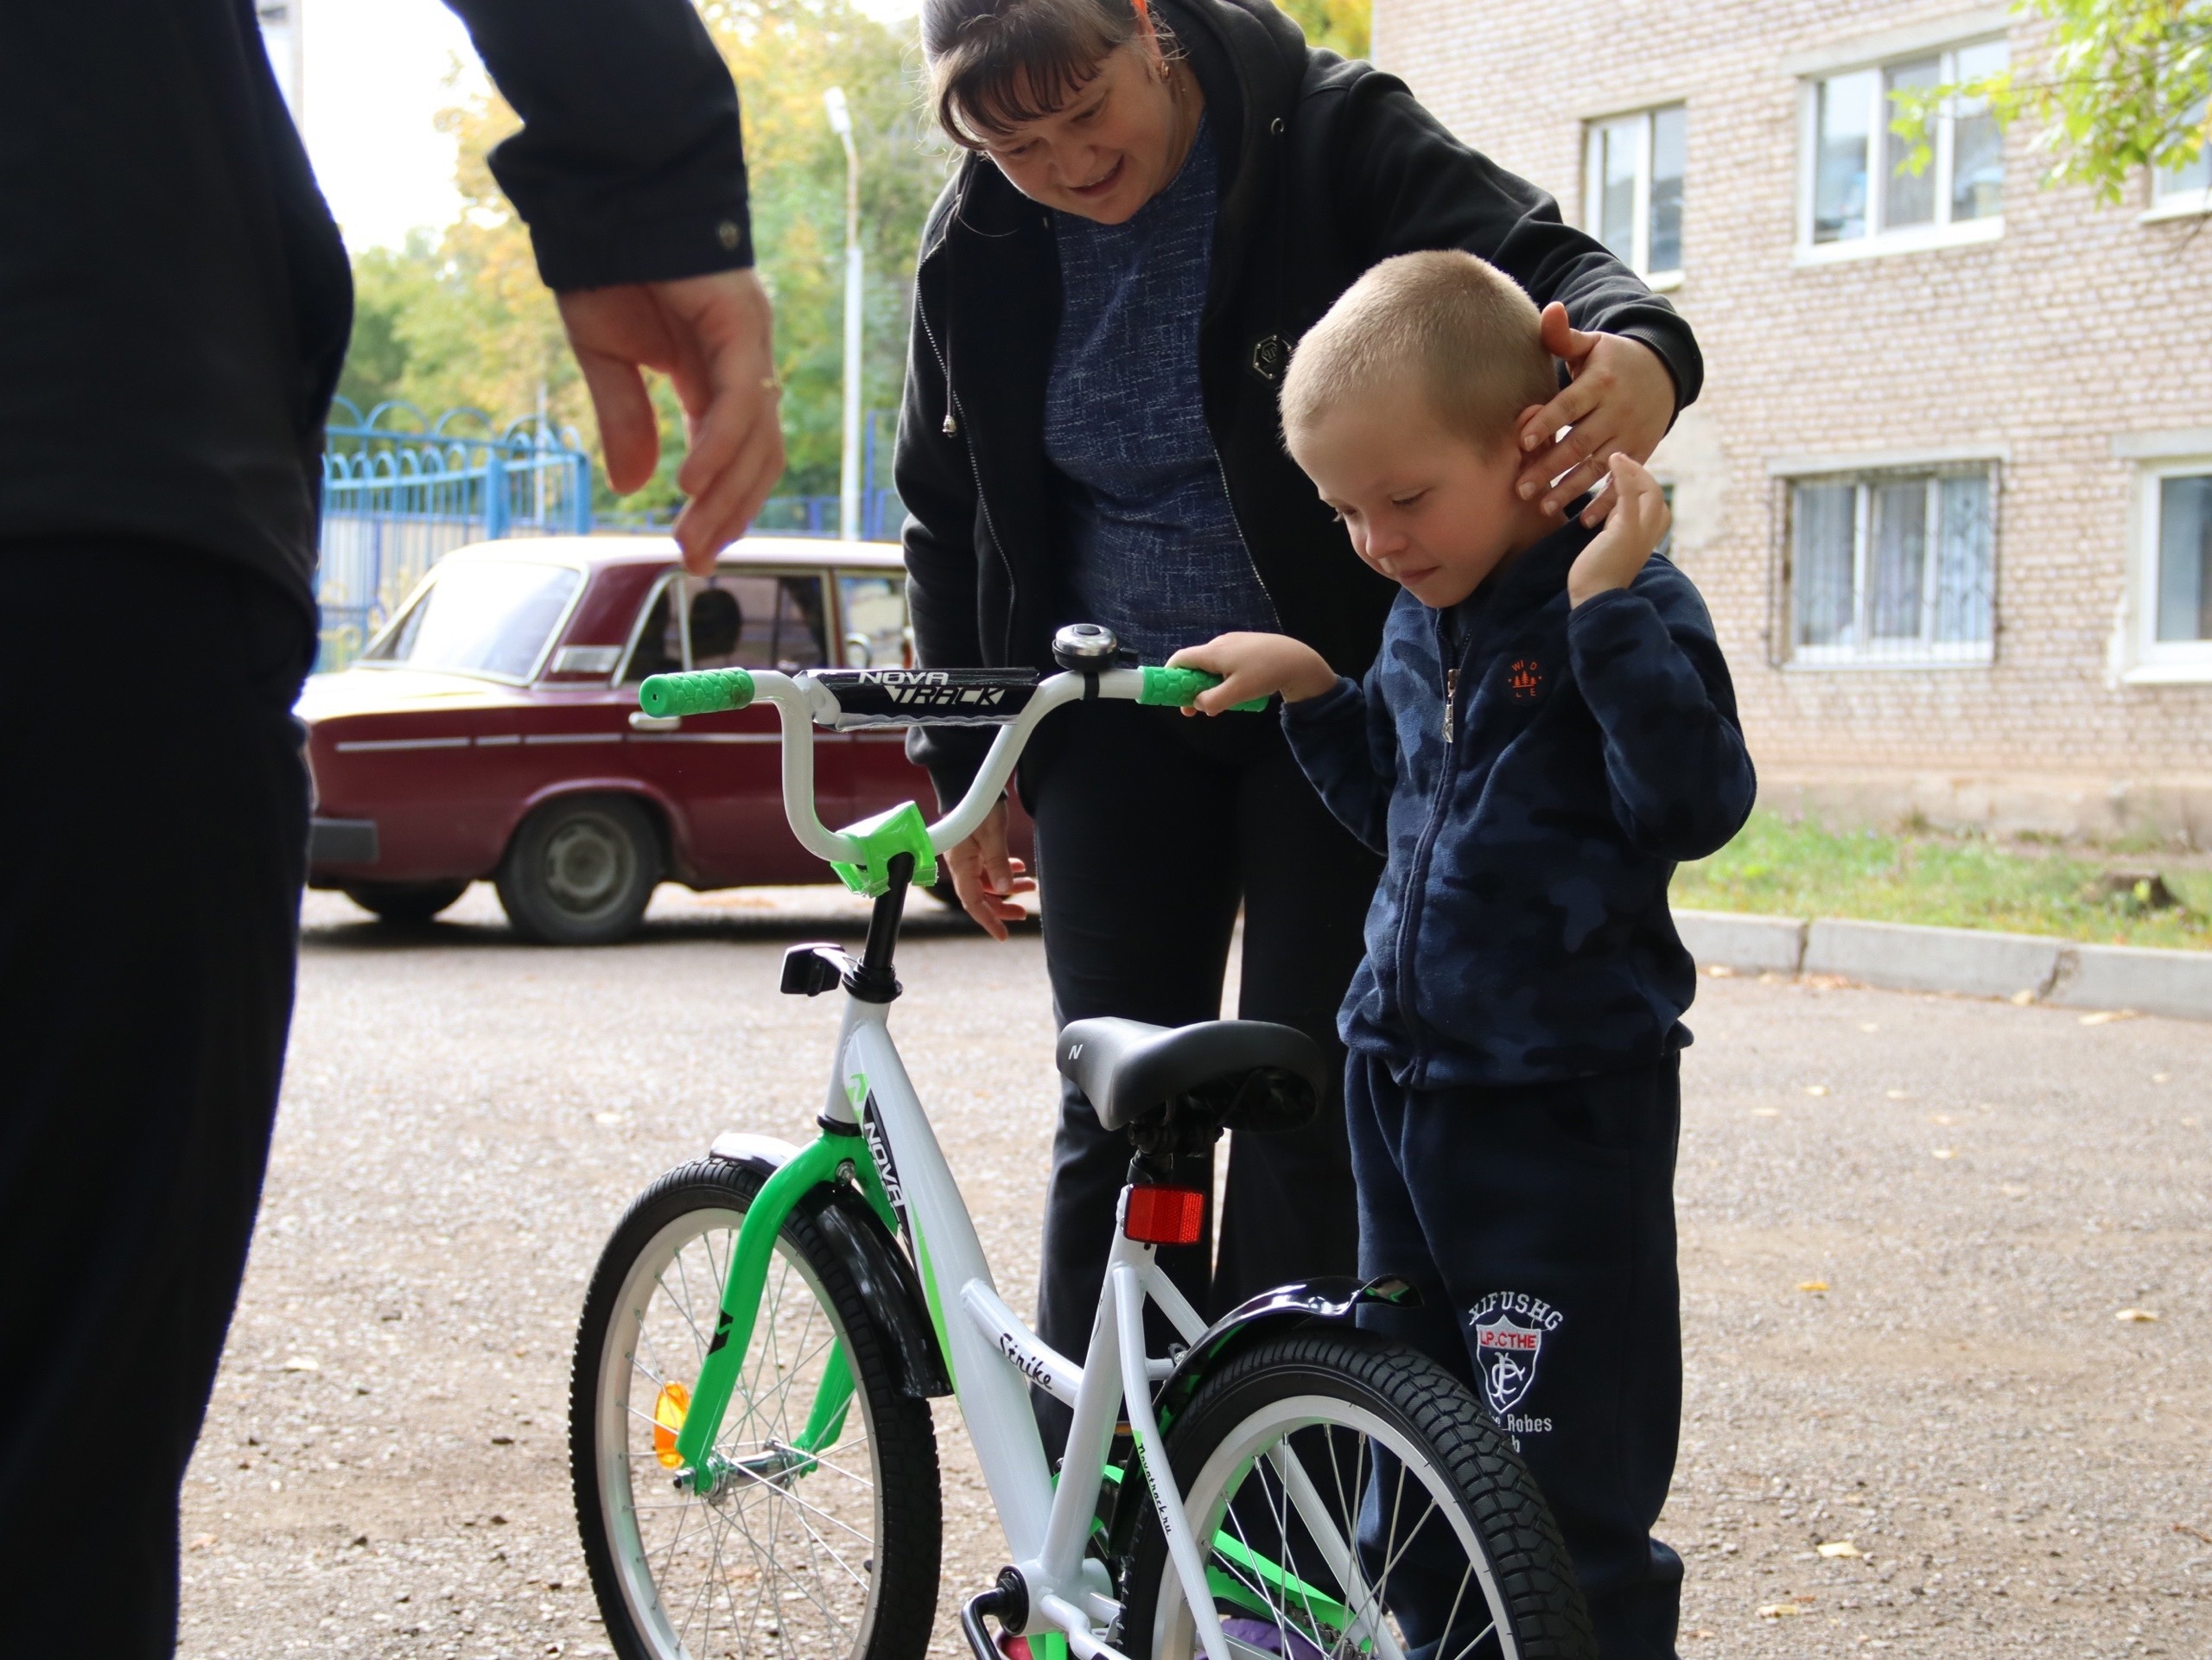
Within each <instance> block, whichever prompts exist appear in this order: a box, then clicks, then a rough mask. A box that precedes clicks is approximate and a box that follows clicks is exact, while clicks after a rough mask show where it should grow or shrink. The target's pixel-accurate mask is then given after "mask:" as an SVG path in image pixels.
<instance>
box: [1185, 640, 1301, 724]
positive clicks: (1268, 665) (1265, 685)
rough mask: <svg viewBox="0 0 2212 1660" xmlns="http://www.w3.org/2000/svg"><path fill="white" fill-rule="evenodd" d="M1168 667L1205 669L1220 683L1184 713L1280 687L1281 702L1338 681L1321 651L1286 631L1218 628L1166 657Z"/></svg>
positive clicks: (1209, 711) (1216, 709) (1209, 710)
mask: <svg viewBox="0 0 2212 1660" xmlns="http://www.w3.org/2000/svg"><path fill="white" fill-rule="evenodd" d="M1167 666H1168V667H1169V668H1171V669H1204V670H1205V671H1206V672H1207V673H1208V674H1217V675H1219V676H1220V677H1221V684H1219V685H1217V686H1215V687H1212V688H1211V689H1209V690H1205V691H1202V692H1200V693H1199V694H1198V696H1197V698H1196V699H1194V700H1193V701H1192V704H1191V706H1190V707H1189V708H1188V709H1185V710H1184V711H1183V713H1184V714H1185V715H1218V714H1220V713H1221V712H1222V711H1223V710H1224V709H1229V708H1230V707H1231V706H1232V705H1234V704H1237V703H1249V701H1250V700H1251V699H1253V698H1255V697H1267V696H1273V695H1274V693H1276V692H1281V694H1282V696H1283V701H1284V702H1285V703H1300V702H1302V701H1303V700H1304V699H1306V698H1308V697H1319V696H1320V695H1321V694H1322V693H1323V692H1325V691H1326V690H1329V688H1330V687H1332V686H1333V685H1335V684H1337V671H1335V670H1334V669H1332V668H1331V667H1330V666H1329V665H1328V663H1327V661H1326V660H1325V659H1324V658H1323V657H1322V656H1321V654H1320V652H1317V651H1315V650H1314V649H1313V647H1312V646H1308V645H1306V643H1305V642H1304V641H1303V640H1296V639H1291V638H1290V637H1289V636H1288V635H1287V634H1216V635H1215V636H1214V637H1213V638H1212V639H1210V640H1208V641H1207V642H1206V643H1205V645H1203V646H1185V647H1184V648H1183V649H1182V650H1181V651H1179V652H1176V653H1175V655H1174V656H1173V657H1171V658H1168V659H1167Z"/></svg>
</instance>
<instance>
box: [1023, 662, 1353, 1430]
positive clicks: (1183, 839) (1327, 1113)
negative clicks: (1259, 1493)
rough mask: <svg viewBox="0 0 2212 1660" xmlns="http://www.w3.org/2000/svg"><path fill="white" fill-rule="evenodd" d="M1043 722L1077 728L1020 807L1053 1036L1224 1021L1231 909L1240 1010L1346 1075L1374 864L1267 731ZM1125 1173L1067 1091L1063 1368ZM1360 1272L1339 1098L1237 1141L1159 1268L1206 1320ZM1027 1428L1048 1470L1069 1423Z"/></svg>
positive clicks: (1239, 723) (1159, 720)
mask: <svg viewBox="0 0 2212 1660" xmlns="http://www.w3.org/2000/svg"><path fill="white" fill-rule="evenodd" d="M1055 718H1056V719H1058V720H1062V721H1065V722H1068V730H1067V732H1066V734H1065V739H1064V741H1063V744H1062V745H1061V746H1060V747H1058V748H1057V750H1056V752H1055V753H1054V754H1052V757H1051V759H1050V760H1049V761H1048V762H1047V763H1046V766H1044V768H1043V769H1042V770H1041V774H1040V776H1039V777H1037V778H1035V779H1033V780H1032V784H1031V797H1032V803H1033V807H1034V810H1035V815H1036V820H1037V860H1038V867H1039V869H1038V877H1039V887H1040V888H1041V889H1042V891H1043V896H1044V918H1045V956H1046V965H1047V967H1048V969H1049V970H1050V972H1051V975H1052V999H1053V1005H1054V1014H1055V1017H1056V1018H1057V1020H1058V1021H1059V1022H1060V1023H1061V1024H1065V1023H1066V1022H1067V1021H1074V1020H1082V1019H1085V1018H1088V1017H1090V1016H1092V1015H1097V1014H1119V1015H1123V1016H1126V1017H1127V1018H1128V1019H1131V1020H1139V1021H1153V1022H1155V1023H1157V1024H1159V1025H1162V1026H1181V1025H1185V1024H1187V1023H1188V1022H1190V1021H1206V1020H1214V1019H1217V1018H1218V1017H1219V1016H1220V1014H1221V1013H1222V1008H1221V998H1222V983H1223V976H1224V970H1226V968H1227V965H1228V961H1229V947H1230V940H1231V938H1232V937H1233V936H1234V934H1235V931H1236V916H1237V910H1238V907H1239V906H1242V907H1243V913H1244V953H1243V974H1242V989H1241V992H1240V994H1239V996H1238V1002H1237V1008H1236V1013H1237V1014H1238V1015H1239V1016H1241V1017H1242V1018H1244V1019H1248V1020H1261V1021H1281V1022H1282V1023H1283V1024H1285V1025H1287V1026H1295V1027H1300V1029H1301V1030H1303V1031H1306V1032H1308V1033H1311V1034H1313V1036H1314V1037H1315V1038H1316V1039H1318V1040H1320V1042H1321V1043H1322V1044H1323V1045H1324V1046H1325V1048H1326V1049H1327V1051H1328V1053H1329V1059H1330V1069H1331V1073H1332V1077H1340V1076H1341V1060H1342V1056H1343V1049H1342V1047H1341V1046H1339V1045H1338V1041H1337V1036H1336V1018H1337V1006H1338V1003H1340V1002H1342V1001H1343V999H1344V988H1345V987H1346V986H1347V985H1348V984H1349V983H1351V976H1352V971H1353V970H1354V969H1356V968H1357V966H1358V964H1359V957H1360V950H1361V942H1360V926H1361V923H1362V922H1363V919H1364V918H1365V916H1366V914H1367V904H1368V900H1369V899H1370V896H1371V895H1372V894H1373V893H1374V890H1375V881H1376V876H1377V875H1379V873H1380V871H1381V869H1382V862H1381V860H1380V859H1379V858H1377V857H1376V855H1373V854H1371V853H1370V852H1369V851H1368V850H1367V849H1365V848H1363V847H1362V846H1360V845H1359V843H1357V842H1356V841H1355V840H1354V839H1353V838H1352V836H1351V833H1350V832H1349V831H1347V830H1344V827H1343V826H1342V825H1340V824H1338V823H1337V821H1336V820H1335V819H1334V818H1332V817H1330V816H1329V811H1328V809H1327V808H1325V806H1323V805H1321V800H1320V798H1319V796H1317V795H1315V794H1314V792H1313V786H1312V785H1309V784H1308V783H1307V782H1306V776H1305V774H1304V773H1301V772H1300V771H1299V768H1298V763H1297V762H1296V761H1295V760H1293V759H1292V758H1291V754H1290V750H1289V747H1288V746H1287V744H1286V743H1285V742H1284V741H1283V736H1282V729H1281V726H1280V724H1279V723H1278V722H1277V720H1276V717H1275V716H1274V715H1273V714H1266V715H1224V716H1217V717H1214V718H1211V719H1208V718H1206V717H1204V716H1197V717H1185V716H1183V715H1181V714H1180V713H1179V712H1178V711H1176V710H1173V709H1141V708H1138V707H1137V706H1135V705H1134V704H1130V703H1083V704H1078V705H1077V706H1075V707H1074V708H1072V709H1069V710H1067V711H1066V712H1065V714H1063V715H1061V716H1057V717H1055ZM1128 1163H1129V1144H1128V1139H1127V1137H1126V1136H1125V1135H1122V1134H1120V1133H1118V1132H1117V1133H1113V1134H1109V1133H1108V1132H1106V1131H1104V1130H1103V1129H1100V1128H1099V1126H1098V1120H1097V1118H1096V1116H1094V1115H1093V1113H1092V1112H1091V1110H1090V1106H1089V1104H1088V1103H1085V1102H1084V1099H1083V1097H1081V1096H1080V1095H1078V1094H1077V1093H1076V1091H1075V1090H1074V1089H1073V1087H1072V1086H1071V1085H1066V1086H1063V1090H1062V1096H1061V1103H1060V1124H1059V1132H1058V1136H1057V1138H1056V1140H1055V1142H1054V1145H1053V1150H1052V1186H1051V1191H1050V1193H1049V1194H1048V1195H1047V1198H1046V1207H1045V1243H1044V1261H1043V1264H1042V1269H1041V1273H1040V1276H1039V1287H1038V1293H1037V1318H1038V1326H1039V1333H1040V1334H1041V1335H1042V1336H1043V1337H1044V1339H1046V1342H1048V1343H1050V1344H1051V1345H1052V1346H1053V1347H1054V1348H1056V1349H1058V1350H1059V1351H1060V1352H1062V1353H1063V1354H1066V1355H1071V1356H1074V1357H1077V1358H1080V1357H1081V1356H1082V1354H1083V1352H1084V1345H1086V1344H1088V1343H1089V1342H1090V1326H1091V1320H1092V1316H1093V1315H1094V1313H1096V1309H1097V1307H1098V1295H1099V1289H1100V1286H1101V1283H1102V1282H1103V1279H1104V1275H1105V1268H1106V1250H1107V1245H1108V1243H1109V1239H1110V1238H1111V1237H1112V1231H1113V1218H1114V1204H1115V1199H1116V1195H1117V1194H1118V1193H1120V1191H1121V1187H1122V1182H1123V1180H1125V1178H1126V1176H1127V1173H1128ZM1212 1170H1213V1160H1212V1156H1211V1154H1206V1155H1203V1156H1199V1157H1194V1158H1191V1159H1189V1160H1187V1161H1185V1167H1184V1169H1183V1171H1182V1173H1181V1178H1180V1179H1181V1180H1183V1182H1184V1183H1185V1185H1187V1186H1193V1187H1198V1188H1201V1189H1204V1190H1205V1191H1206V1192H1208V1193H1211V1191H1212ZM1216 1234H1218V1237H1219V1242H1220V1250H1219V1255H1218V1257H1216V1256H1215V1255H1214V1250H1213V1242H1214V1237H1215V1236H1216ZM1358 1255H1359V1251H1358V1224H1357V1213H1356V1211H1355V1208H1354V1205H1353V1199H1352V1182H1351V1154H1350V1152H1349V1151H1348V1149H1347V1145H1346V1142H1345V1139H1344V1099H1343V1097H1342V1095H1341V1093H1340V1092H1339V1091H1338V1088H1336V1087H1332V1089H1331V1091H1330V1094H1329V1096H1328V1098H1327V1099H1326V1100H1325V1101H1324V1102H1323V1103H1322V1109H1321V1113H1320V1116H1319V1117H1318V1118H1317V1119H1316V1121H1315V1122H1314V1123H1313V1125H1312V1126H1311V1127H1309V1128H1307V1129H1301V1130H1294V1131H1289V1132H1287V1133H1281V1134H1274V1135H1242V1136H1234V1137H1232V1138H1231V1141H1230V1149H1229V1176H1228V1181H1227V1184H1226V1186H1225V1189H1224V1197H1223V1204H1222V1215H1221V1217H1220V1218H1218V1222H1217V1219H1216V1218H1214V1216H1213V1215H1212V1212H1211V1205H1209V1207H1208V1213H1207V1217H1206V1234H1205V1237H1202V1238H1201V1239H1200V1241H1199V1243H1197V1244H1196V1245H1191V1246H1185V1247H1171V1248H1169V1249H1167V1250H1163V1251H1162V1252H1161V1253H1160V1259H1161V1262H1163V1264H1164V1265H1165V1266H1166V1268H1167V1269H1168V1272H1169V1273H1170V1274H1171V1275H1173V1277H1174V1279H1175V1281H1176V1282H1177V1284H1179V1286H1180V1287H1181V1288H1183V1291H1184V1293H1185V1295H1187V1296H1189V1297H1190V1299H1191V1300H1192V1302H1194V1303H1195V1304H1197V1305H1198V1309H1199V1311H1200V1312H1201V1313H1206V1314H1208V1315H1209V1316H1211V1315H1213V1314H1217V1313H1222V1312H1224V1310H1226V1309H1229V1308H1230V1307H1234V1306H1235V1305H1236V1304H1237V1303H1238V1302H1241V1301H1243V1299H1245V1298H1246V1297H1248V1296H1250V1295H1251V1294H1253V1293H1255V1292H1257V1291H1262V1290H1265V1289H1267V1288H1269V1287H1271V1286H1275V1285H1281V1284H1282V1283H1284V1282H1287V1281H1291V1280H1301V1279H1308V1278H1312V1277H1313V1276H1315V1275H1334V1274H1351V1273H1352V1272H1354V1271H1355V1269H1357V1265H1358ZM1210 1263H1211V1271H1210V1270H1209V1264H1210ZM1160 1335H1161V1336H1164V1335H1165V1332H1164V1329H1163V1330H1162V1332H1160ZM1154 1352H1158V1346H1157V1344H1156V1343H1155V1346H1154ZM1039 1415H1040V1419H1041V1421H1043V1422H1044V1424H1045V1427H1046V1440H1047V1441H1048V1443H1050V1444H1051V1447H1052V1450H1053V1452H1054V1453H1055V1455H1057V1452H1058V1444H1059V1442H1060V1441H1062V1440H1064V1439H1065V1433H1066V1431H1065V1425H1066V1417H1065V1409H1063V1408H1060V1407H1059V1406H1058V1402H1052V1401H1050V1400H1044V1401H1042V1402H1041V1403H1040V1409H1039Z"/></svg>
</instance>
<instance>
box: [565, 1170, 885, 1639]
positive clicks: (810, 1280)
mask: <svg viewBox="0 0 2212 1660" xmlns="http://www.w3.org/2000/svg"><path fill="white" fill-rule="evenodd" d="M743 1219H744V1218H743V1213H742V1212H739V1211H736V1210H722V1209H702V1210H694V1211H690V1212H685V1213H684V1214H683V1215H682V1216H679V1217H677V1218H675V1219H674V1220H672V1221H671V1222H670V1223H669V1224H667V1225H666V1226H664V1227H663V1228H661V1229H660V1230H659V1231H658V1232H657V1233H655V1234H654V1235H653V1237H652V1239H651V1240H650V1241H649V1242H648V1243H647V1244H646V1245H645V1249H644V1250H642V1251H641V1252H639V1255H638V1256H637V1257H636V1259H635V1260H634V1262H632V1266H631V1269H630V1270H629V1273H628V1275H626V1278H625V1280H624V1282H623V1285H622V1291H621V1296H620V1301H619V1302H618V1303H617V1305H616V1307H617V1313H616V1315H615V1317H614V1319H613V1321H612V1322H611V1323H610V1325H609V1326H608V1330H607V1341H606V1347H605V1350H604V1352H603V1353H602V1355H601V1364H600V1370H599V1380H600V1381H599V1389H598V1401H597V1403H596V1407H597V1425H596V1428H597V1432H598V1452H599V1464H600V1472H599V1477H600V1479H599V1484H598V1485H599V1495H600V1504H601V1519H602V1522H603V1524H604V1525H605V1527H606V1529H607V1539H608V1541H609V1543H610V1545H611V1547H612V1554H613V1560H614V1563H615V1571H616V1577H617V1580H619V1582H620V1587H621V1592H622V1595H623V1598H624V1600H625V1602H626V1605H627V1608H628V1612H629V1613H630V1616H631V1619H632V1623H633V1625H634V1626H635V1629H636V1631H637V1632H638V1634H639V1638H640V1639H641V1640H642V1642H643V1643H644V1644H645V1648H646V1651H647V1652H648V1653H650V1654H651V1655H652V1656H653V1657H654V1660H679V1657H681V1660H755V1657H764V1660H765V1657H770V1656H784V1655H791V1656H799V1655H804V1656H807V1657H810V1660H813V1657H822V1656H849V1655H857V1654H860V1653H861V1652H862V1651H863V1650H865V1648H866V1646H867V1639H868V1632H869V1631H870V1629H871V1627H872V1625H873V1624H874V1614H875V1612H876V1609H875V1600H876V1598H875V1587H876V1583H877V1576H876V1574H874V1566H875V1557H876V1555H877V1549H878V1545H879V1542H880V1539H881V1537H882V1533H883V1518H882V1506H881V1504H880V1498H879V1491H880V1482H879V1480H878V1471H877V1468H876V1459H875V1437H874V1433H873V1424H872V1422H871V1419H870V1414H869V1409H868V1395H867V1390H865V1389H859V1390H855V1392H854V1396H853V1400H852V1403H851V1405H850V1407H849V1409H848V1410H847V1412H846V1414H845V1420H844V1424H843V1428H842V1433H841V1434H839V1435H838V1436H837V1438H836V1441H835V1442H834V1443H833V1444H830V1445H828V1446H825V1447H822V1448H821V1449H820V1450H819V1451H818V1453H816V1454H814V1455H812V1456H811V1457H808V1456H805V1455H801V1454H798V1453H796V1452H795V1450H794V1442H795V1441H796V1439H797V1438H798V1435H799V1434H800V1432H801V1431H802V1429H803V1428H804V1426H805V1424H806V1422H807V1417H808V1413H809V1411H810V1409H811V1408H812V1406H813V1403H814V1399H815V1394H816V1390H817V1386H818V1385H819V1384H820V1383H821V1380H822V1377H823V1370H824V1368H825V1367H826V1366H827V1365H828V1364H829V1361H830V1358H831V1356H832V1355H833V1354H834V1353H835V1352H836V1348H837V1345H840V1344H843V1343H845V1342H846V1337H847V1334H846V1332H845V1331H844V1329H843V1326H842V1323H841V1322H840V1321H839V1320H838V1319H837V1316H836V1310H835V1309H834V1307H832V1306H831V1304H830V1301H829V1298H828V1296H827V1295H826V1294H824V1293H823V1288H822V1287H821V1284H820V1282H818V1280H817V1278H816V1277H815V1275H814V1274H813V1272H812V1271H811V1270H810V1269H809V1267H808V1266H807V1264H806V1262H804V1259H803V1258H802V1257H801V1256H800V1255H799V1253H798V1251H797V1250H794V1249H793V1247H792V1245H791V1241H790V1239H789V1237H779V1238H778V1240H777V1241H776V1250H775V1256H774V1258H773V1259H772V1262H771V1263H770V1265H769V1269H768V1279H767V1285H766V1289H765V1290H764V1292H763V1293H762V1295H761V1301H760V1315H759V1317H758V1319H757V1320H756V1321H755V1323H754V1327H753V1339H752V1344H751V1345H750V1347H749V1349H748V1350H747V1354H746V1358H745V1365H744V1368H743V1370H742V1371H741V1375H740V1377H739V1381H738V1384H737V1387H736V1389H735V1390H734V1392H733V1393H732V1395H731V1396H730V1401H729V1407H728V1411H727V1412H726V1413H725V1414H724V1415H723V1418H722V1425H721V1434H720V1435H719V1436H718V1437H717V1438H716V1441H715V1452H716V1453H718V1454H720V1456H721V1458H722V1459H724V1460H728V1463H729V1465H730V1466H734V1467H735V1469H736V1471H737V1472H740V1473H737V1474H735V1475H734V1476H731V1477H728V1478H726V1479H724V1480H723V1481H722V1482H721V1484H720V1485H718V1487H717V1490H716V1491H715V1492H714V1493H713V1494H712V1495H711V1496H709V1497H706V1498H700V1497H696V1496H694V1495H692V1494H690V1493H687V1492H683V1491H678V1490H677V1487H676V1485H674V1480H673V1477H674V1473H675V1472H674V1471H673V1470H671V1468H669V1467H668V1463H667V1460H668V1459H669V1458H671V1457H672V1456H673V1454H672V1452H671V1450H670V1449H671V1442H672V1437H671V1435H670V1434H668V1426H669V1424H670V1422H671V1421H680V1416H681V1412H682V1409H683V1402H682V1400H681V1398H680V1397H678V1396H675V1395H674V1394H673V1393H672V1392H671V1390H670V1386H671V1385H672V1386H674V1388H675V1389H677V1390H689V1388H690V1384H691V1383H692V1382H693V1380H694V1379H696V1377H697V1376H698V1371H699V1364H700V1362H701V1361H702V1359H703V1358H705V1355H706V1352H707V1349H708V1345H709V1340H710V1338H711V1335H712V1333H713V1332H714V1330H715V1323H716V1320H717V1319H718V1317H719V1313H720V1309H721V1288H722V1282H723V1280H724V1278H725V1276H726V1275H727V1274H728V1268H729V1258H730V1252H731V1250H732V1248H733V1246H734V1243H735V1242H736V1237H737V1230H738V1227H739V1225H740V1224H741V1222H742V1221H743ZM847 1352H848V1353H849V1352H850V1351H849V1346H848V1350H847ZM671 1403H673V1407H674V1410H673V1414H671ZM656 1428H659V1429H660V1430H661V1431H662V1434H661V1436H660V1438H659V1445H658V1446H657V1445H656V1437H655V1430H656Z"/></svg>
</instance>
